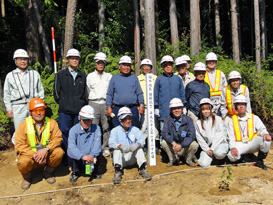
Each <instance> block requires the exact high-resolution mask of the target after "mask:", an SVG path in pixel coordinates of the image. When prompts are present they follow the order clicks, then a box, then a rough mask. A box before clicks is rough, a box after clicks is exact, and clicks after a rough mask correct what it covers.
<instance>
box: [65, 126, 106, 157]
mask: <svg viewBox="0 0 273 205" xmlns="http://www.w3.org/2000/svg"><path fill="white" fill-rule="evenodd" d="M100 153H101V131H100V127H99V126H98V125H96V124H92V125H91V126H90V127H89V128H88V130H87V131H85V130H84V129H83V128H82V126H81V123H78V124H76V125H74V126H73V127H72V128H71V129H70V131H69V137H68V149H67V154H68V156H69V157H71V158H72V159H76V160H80V159H82V158H83V157H84V155H90V156H92V157H97V156H99V154H100Z"/></svg>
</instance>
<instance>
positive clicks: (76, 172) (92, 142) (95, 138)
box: [67, 105, 102, 183]
mask: <svg viewBox="0 0 273 205" xmlns="http://www.w3.org/2000/svg"><path fill="white" fill-rule="evenodd" d="M94 118H95V112H94V109H93V108H92V107H91V106H90V105H85V106H84V107H82V109H81V110H80V113H79V120H80V122H79V123H78V124H76V125H74V126H73V127H72V128H71V129H70V131H69V138H68V149H67V153H68V156H69V157H70V159H71V160H70V163H71V167H72V174H71V177H70V182H71V183H75V182H76V181H77V180H78V178H79V176H80V171H82V170H84V168H85V166H86V164H91V165H94V163H95V168H94V170H93V173H92V176H91V177H92V178H97V179H100V178H101V176H100V174H99V173H98V166H99V162H100V158H101V156H102V155H101V131H100V127H99V126H98V125H96V124H92V120H93V119H94ZM95 159H97V160H95ZM91 167H92V166H91Z"/></svg>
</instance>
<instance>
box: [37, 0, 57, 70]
mask: <svg viewBox="0 0 273 205" xmlns="http://www.w3.org/2000/svg"><path fill="white" fill-rule="evenodd" d="M32 4H33V8H34V11H35V16H36V19H37V23H38V31H39V34H40V37H41V40H42V46H43V51H44V55H45V62H46V64H47V65H49V69H50V71H52V70H53V67H52V62H51V57H50V50H49V46H48V43H47V40H46V35H45V31H44V27H43V24H42V20H41V16H40V12H39V8H38V5H37V1H36V0H32Z"/></svg>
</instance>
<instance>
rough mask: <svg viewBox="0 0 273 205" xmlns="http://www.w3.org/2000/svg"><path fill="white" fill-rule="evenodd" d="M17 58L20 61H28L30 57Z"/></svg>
mask: <svg viewBox="0 0 273 205" xmlns="http://www.w3.org/2000/svg"><path fill="white" fill-rule="evenodd" d="M16 60H18V61H19V62H22V61H28V58H17V59H16Z"/></svg>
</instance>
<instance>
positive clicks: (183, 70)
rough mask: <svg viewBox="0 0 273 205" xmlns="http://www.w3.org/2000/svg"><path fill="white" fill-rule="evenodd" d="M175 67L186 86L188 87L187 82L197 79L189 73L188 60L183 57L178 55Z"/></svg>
mask: <svg viewBox="0 0 273 205" xmlns="http://www.w3.org/2000/svg"><path fill="white" fill-rule="evenodd" d="M175 67H176V70H177V71H178V73H177V75H178V77H179V78H181V80H182V82H183V85H184V88H186V86H187V84H188V83H189V82H191V81H193V80H194V79H195V77H194V76H191V75H188V74H187V73H188V70H187V61H186V60H185V59H184V58H183V57H178V58H176V59H175Z"/></svg>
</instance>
